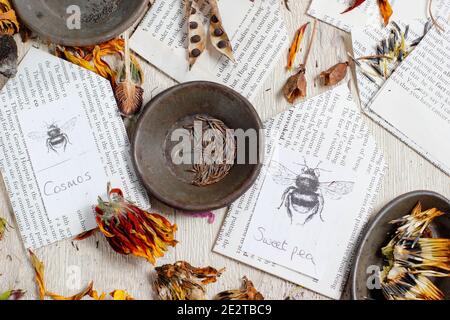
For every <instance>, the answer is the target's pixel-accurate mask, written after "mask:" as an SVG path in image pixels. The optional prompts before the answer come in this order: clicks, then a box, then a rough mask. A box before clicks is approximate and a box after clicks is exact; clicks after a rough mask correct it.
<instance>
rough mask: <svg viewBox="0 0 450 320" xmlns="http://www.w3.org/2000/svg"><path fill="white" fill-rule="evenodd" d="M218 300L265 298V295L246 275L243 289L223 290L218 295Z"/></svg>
mask: <svg viewBox="0 0 450 320" xmlns="http://www.w3.org/2000/svg"><path fill="white" fill-rule="evenodd" d="M216 300H264V296H263V295H262V294H261V293H260V292H258V290H256V288H255V287H254V286H253V283H252V282H251V281H250V280H248V279H247V277H244V279H243V286H242V289H240V290H228V291H224V292H221V293H219V294H218V295H217V296H216Z"/></svg>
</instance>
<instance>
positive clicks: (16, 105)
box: [0, 48, 150, 249]
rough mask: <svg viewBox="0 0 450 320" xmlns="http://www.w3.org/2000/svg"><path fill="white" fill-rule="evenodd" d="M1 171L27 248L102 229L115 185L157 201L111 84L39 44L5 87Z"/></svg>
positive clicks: (141, 200) (140, 200)
mask: <svg viewBox="0 0 450 320" xmlns="http://www.w3.org/2000/svg"><path fill="white" fill-rule="evenodd" d="M0 169H1V173H2V175H3V179H4V181H5V185H6V188H7V190H8V193H9V197H10V201H11V205H12V208H13V210H14V213H15V215H16V221H17V224H18V226H19V229H20V233H21V235H22V238H23V241H24V244H25V247H26V248H32V249H37V248H40V247H42V246H45V245H48V244H51V243H53V242H56V241H59V240H62V239H65V238H71V237H74V236H76V235H78V234H80V233H82V232H85V231H88V230H91V229H93V228H95V227H96V222H95V215H94V210H93V209H94V206H95V205H96V202H97V197H98V196H103V197H105V196H106V184H107V183H108V182H111V183H112V185H113V186H117V187H119V188H122V190H123V191H124V194H125V195H126V196H127V197H128V198H129V199H130V200H132V201H134V202H136V203H137V204H138V205H139V206H141V207H143V208H148V207H149V206H150V204H149V200H148V196H147V194H146V192H145V191H144V189H143V187H142V186H141V184H140V182H139V180H138V178H137V176H136V174H135V171H134V168H133V166H132V163H131V158H130V144H129V141H128V137H127V135H126V131H125V127H124V125H123V122H122V119H121V117H120V114H119V111H118V109H117V105H116V101H115V98H114V94H113V92H112V89H111V86H110V84H109V82H108V81H107V80H106V79H104V78H102V77H100V76H98V75H96V74H94V73H92V72H90V71H87V70H85V69H83V68H81V67H78V66H76V65H73V64H71V63H69V62H66V61H63V60H62V59H59V58H57V57H55V56H53V55H50V54H48V53H46V52H44V51H41V50H39V49H35V48H31V49H30V50H29V52H28V53H27V55H26V56H25V58H24V59H23V61H22V62H21V64H20V66H19V70H18V74H17V76H16V77H15V78H14V79H10V80H9V81H8V83H7V84H6V85H5V87H4V88H3V90H2V91H1V92H0Z"/></svg>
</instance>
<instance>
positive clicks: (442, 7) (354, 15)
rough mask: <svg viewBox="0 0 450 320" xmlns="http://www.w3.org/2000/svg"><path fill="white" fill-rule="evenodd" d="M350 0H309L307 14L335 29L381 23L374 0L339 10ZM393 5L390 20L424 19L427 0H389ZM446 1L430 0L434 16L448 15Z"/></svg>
mask: <svg viewBox="0 0 450 320" xmlns="http://www.w3.org/2000/svg"><path fill="white" fill-rule="evenodd" d="M353 3H354V0H312V2H311V6H310V7H309V10H308V14H309V15H311V16H313V17H315V18H317V19H319V20H321V21H324V22H326V23H329V24H331V25H333V26H335V27H337V28H339V29H342V30H344V31H347V32H350V31H352V29H353V28H354V27H362V26H365V25H370V24H371V25H376V26H381V25H383V24H384V23H383V20H382V17H381V15H380V10H379V8H378V4H377V0H366V2H364V3H363V4H362V5H361V6H360V7H358V8H355V9H354V10H352V11H350V12H348V13H345V14H341V13H342V12H343V11H344V10H346V9H347V8H349V7H350V5H351V4H353ZM390 3H391V5H392V8H393V11H394V13H393V15H392V17H391V20H395V21H397V20H410V19H422V20H426V19H428V9H427V8H428V7H427V5H428V0H390ZM449 6H450V2H449V1H448V0H434V1H433V13H434V15H435V17H438V16H443V17H448V12H449Z"/></svg>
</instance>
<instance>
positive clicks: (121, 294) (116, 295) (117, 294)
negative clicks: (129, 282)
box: [109, 290, 134, 300]
mask: <svg viewBox="0 0 450 320" xmlns="http://www.w3.org/2000/svg"><path fill="white" fill-rule="evenodd" d="M109 295H110V296H111V297H112V298H113V300H134V298H133V297H132V296H130V295H129V294H128V292H126V291H123V290H115V291H113V292H111V293H110V294H109Z"/></svg>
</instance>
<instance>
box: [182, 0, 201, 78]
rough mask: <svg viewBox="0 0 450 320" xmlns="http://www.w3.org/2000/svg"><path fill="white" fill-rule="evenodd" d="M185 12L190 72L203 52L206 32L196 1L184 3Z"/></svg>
mask: <svg viewBox="0 0 450 320" xmlns="http://www.w3.org/2000/svg"><path fill="white" fill-rule="evenodd" d="M186 11H187V16H188V43H189V44H188V51H189V52H188V54H189V70H191V69H192V66H193V65H194V64H195V62H196V61H197V59H198V58H199V57H200V56H201V54H202V53H203V51H205V47H206V32H205V28H204V25H203V18H202V17H201V15H200V8H199V5H198V2H197V1H196V0H188V1H186Z"/></svg>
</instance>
